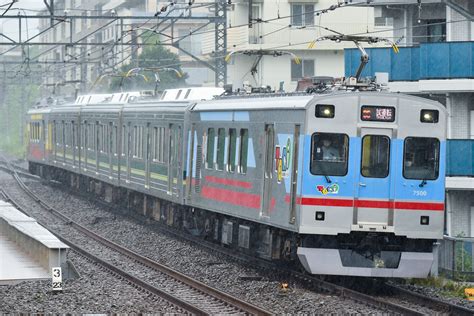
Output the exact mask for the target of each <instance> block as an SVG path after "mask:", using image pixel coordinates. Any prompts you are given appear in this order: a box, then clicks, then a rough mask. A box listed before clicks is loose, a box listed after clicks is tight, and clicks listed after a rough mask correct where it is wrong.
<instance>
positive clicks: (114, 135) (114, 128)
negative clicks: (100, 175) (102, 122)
mask: <svg viewBox="0 0 474 316" xmlns="http://www.w3.org/2000/svg"><path fill="white" fill-rule="evenodd" d="M111 124H112V123H111ZM117 131H118V129H117V126H116V125H113V126H112V153H113V154H114V156H117V155H118V150H117V149H118V147H117V144H118V133H117Z"/></svg>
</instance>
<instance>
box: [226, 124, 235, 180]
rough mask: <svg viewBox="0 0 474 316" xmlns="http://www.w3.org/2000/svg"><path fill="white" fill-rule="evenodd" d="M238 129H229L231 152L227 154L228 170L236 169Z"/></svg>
mask: <svg viewBox="0 0 474 316" xmlns="http://www.w3.org/2000/svg"><path fill="white" fill-rule="evenodd" d="M236 146H237V131H236V130H235V128H230V129H229V150H228V151H229V152H228V155H227V171H229V172H234V171H235V154H236V151H237V148H236Z"/></svg>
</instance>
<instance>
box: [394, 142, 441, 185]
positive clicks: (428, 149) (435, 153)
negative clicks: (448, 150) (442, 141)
mask: <svg viewBox="0 0 474 316" xmlns="http://www.w3.org/2000/svg"><path fill="white" fill-rule="evenodd" d="M439 151H440V150H439V140H438V139H436V138H429V137H407V138H406V139H405V146H404V154H403V177H404V178H406V179H418V180H435V179H437V178H438V174H439Z"/></svg>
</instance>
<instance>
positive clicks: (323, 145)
mask: <svg viewBox="0 0 474 316" xmlns="http://www.w3.org/2000/svg"><path fill="white" fill-rule="evenodd" d="M311 148H312V149H311V166H310V169H311V173H312V174H315V175H323V176H344V175H346V174H347V163H348V154H349V136H347V135H345V134H333V133H314V134H313V135H312V136H311Z"/></svg>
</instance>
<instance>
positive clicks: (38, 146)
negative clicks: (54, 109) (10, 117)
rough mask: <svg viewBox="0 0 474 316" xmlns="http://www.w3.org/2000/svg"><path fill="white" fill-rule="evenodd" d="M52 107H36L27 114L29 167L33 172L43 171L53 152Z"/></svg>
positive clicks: (39, 172)
mask: <svg viewBox="0 0 474 316" xmlns="http://www.w3.org/2000/svg"><path fill="white" fill-rule="evenodd" d="M50 112H51V109H50V108H47V107H45V108H34V109H31V110H29V111H28V113H27V115H26V122H27V133H26V138H27V149H26V155H27V160H28V168H29V170H30V172H31V173H33V174H42V173H43V166H42V165H43V164H45V163H47V161H48V159H49V157H50V155H51V153H52V150H51V148H52V128H51V124H50V123H49V113H50Z"/></svg>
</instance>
